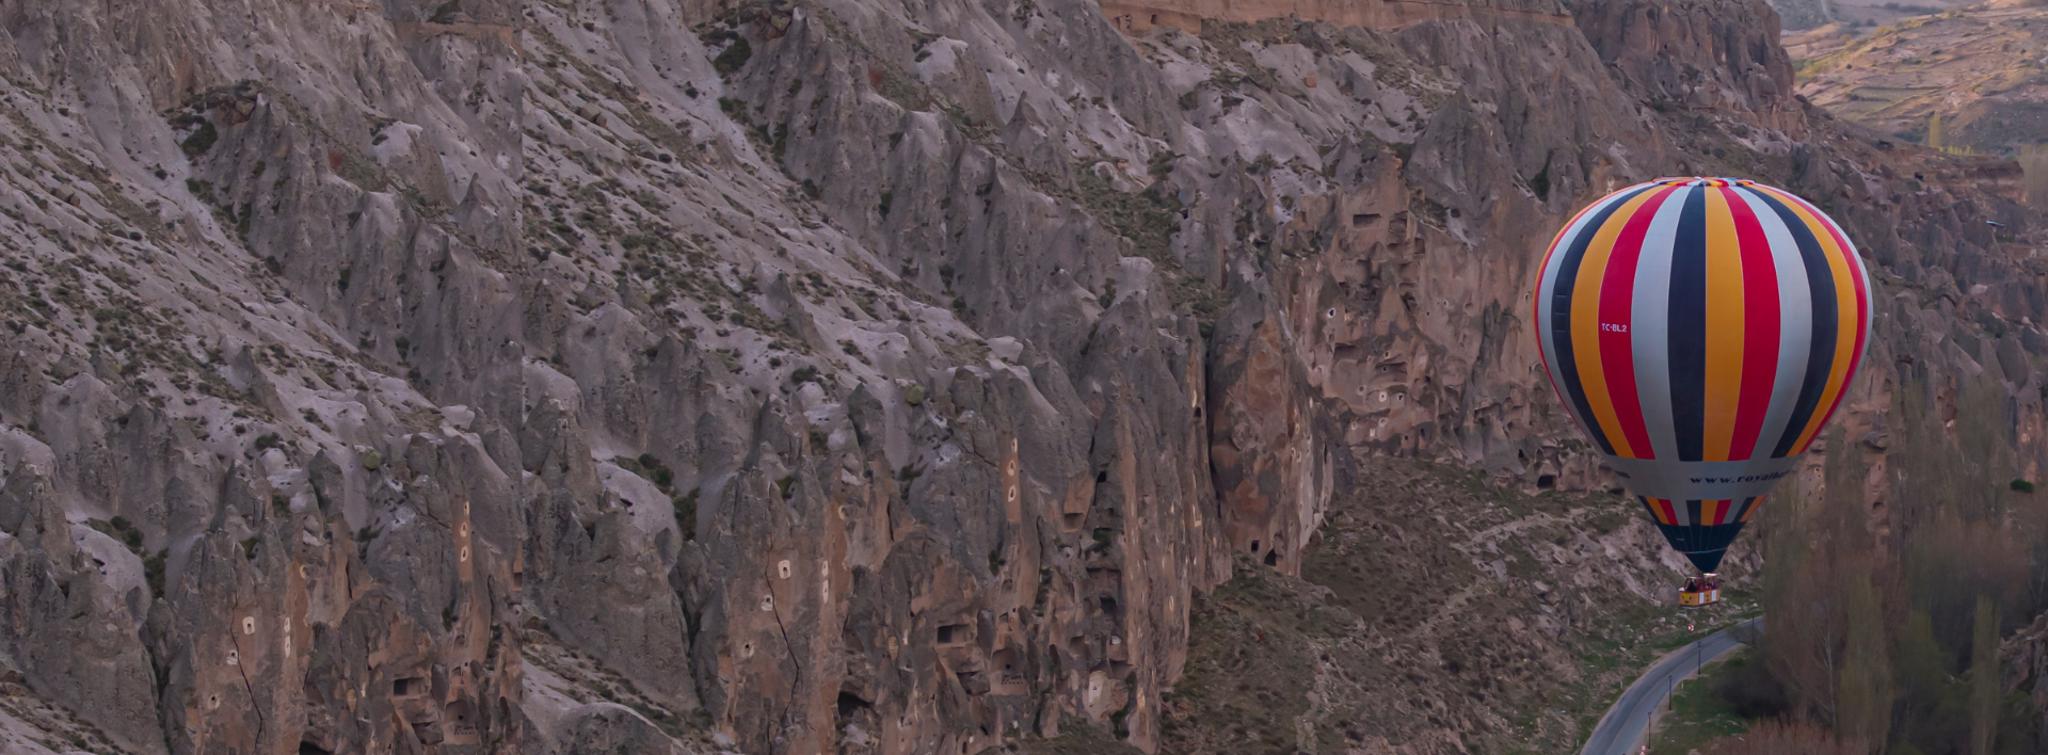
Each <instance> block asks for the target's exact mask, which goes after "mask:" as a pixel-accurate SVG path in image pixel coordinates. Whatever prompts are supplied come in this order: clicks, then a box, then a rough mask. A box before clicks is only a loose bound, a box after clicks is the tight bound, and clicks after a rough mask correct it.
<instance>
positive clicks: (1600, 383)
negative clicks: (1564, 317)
mask: <svg viewBox="0 0 2048 755" xmlns="http://www.w3.org/2000/svg"><path fill="white" fill-rule="evenodd" d="M1672 191H1674V188H1673V187H1670V186H1664V187H1660V188H1657V189H1654V190H1652V191H1650V192H1648V193H1645V194H1642V195H1639V196H1637V197H1636V198H1634V199H1630V200H1629V201H1628V202H1627V203H1626V204H1623V205H1622V206H1621V209H1620V210H1619V211H1617V212H1616V213H1615V214H1614V215H1613V217H1611V218H1609V219H1608V221H1607V222H1606V223H1605V224H1603V225H1602V226H1601V227H1600V230H1599V232H1598V233H1597V234H1595V235H1594V237H1593V243H1592V245H1591V246H1589V247H1588V248H1587V251H1586V260H1587V261H1586V263H1585V266H1584V267H1581V268H1580V269H1579V281H1578V284H1579V287H1580V288H1581V289H1583V290H1585V291H1588V292H1592V291H1598V293H1599V295H1598V296H1580V297H1577V298H1575V299H1574V300H1573V301H1572V320H1571V322H1572V331H1571V338H1572V343H1573V344H1574V345H1583V346H1584V347H1585V348H1583V349H1580V350H1579V351H1578V358H1579V379H1580V382H1582V383H1583V384H1584V388H1585V392H1586V401H1587V403H1588V404H1590V405H1591V406H1592V409H1593V417H1594V419H1595V421H1596V422H1597V423H1598V424H1599V425H1600V430H1601V432H1602V434H1604V435H1606V437H1607V442H1608V443H1609V444H1611V445H1612V446H1613V447H1614V452H1613V453H1614V454H1615V455H1616V456H1620V457H1622V458H1647V457H1648V456H1649V454H1651V453H1652V452H1651V450H1650V448H1649V442H1648V439H1647V438H1644V437H1643V435H1644V431H1643V429H1642V408H1641V404H1640V403H1638V398H1637V397H1636V393H1635V360H1634V358H1633V357H1632V355H1630V354H1629V336H1628V319H1627V318H1628V316H1629V312H1628V306H1629V304H1630V301H1629V292H1628V291H1627V290H1626V289H1627V288H1628V286H1629V285H1630V284H1631V283H1633V282H1634V281H1635V262H1636V254H1637V253H1638V252H1640V251H1641V250H1642V243H1643V234H1644V233H1645V232H1646V231H1647V230H1648V227H1649V221H1650V217H1651V213H1652V212H1654V210H1655V208H1656V206H1657V204H1658V203H1660V202H1662V201H1663V199H1664V198H1665V197H1667V196H1670V194H1671V192H1672ZM1617 263H1618V264H1617Z"/></svg>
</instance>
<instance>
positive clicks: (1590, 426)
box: [1550, 184, 1657, 455]
mask: <svg viewBox="0 0 2048 755" xmlns="http://www.w3.org/2000/svg"><path fill="white" fill-rule="evenodd" d="M1654 188H1657V187H1656V185H1655V184H1652V185H1650V186H1644V187H1642V188H1640V189H1636V190H1635V191H1631V192H1629V193H1628V195H1627V196H1624V197H1622V198H1621V199H1620V200H1618V201H1616V202H1614V203H1613V204H1610V205H1608V206H1607V207H1605V208H1603V209H1601V210H1600V212H1598V213H1596V214H1595V215H1594V216H1593V217H1592V219H1590V220H1588V221H1586V224H1585V225H1583V226H1580V227H1579V232H1578V235H1576V236H1574V237H1573V238H1572V239H1571V240H1570V242H1571V246H1569V247H1566V249H1565V253H1564V261H1563V262H1561V263H1559V265H1558V269H1557V279H1556V281H1557V282H1556V283H1555V284H1554V285H1553V286H1552V287H1551V298H1550V340H1551V343H1553V344H1555V345H1556V347H1557V375H1558V381H1557V382H1558V384H1559V385H1560V386H1562V387H1563V388H1564V391H1565V393H1566V394H1567V395H1569V396H1570V397H1571V401H1572V408H1573V409H1575V410H1576V411H1578V413H1579V419H1581V420H1583V421H1584V422H1585V425H1586V432H1587V434H1589V435H1591V436H1593V442H1594V443H1595V444H1598V445H1599V446H1600V452H1601V453H1604V454H1609V455H1612V454H1613V453H1614V444H1613V443H1610V442H1608V440H1607V437H1606V436H1605V435H1604V434H1602V433H1601V432H1600V421H1599V420H1598V419H1597V418H1595V417H1594V416H1593V404H1592V403H1591V402H1589V401H1587V400H1586V388H1585V386H1583V385H1580V384H1579V365H1578V360H1576V359H1573V358H1572V287H1573V285H1574V283H1575V282H1576V281H1577V279H1578V277H1579V264H1580V263H1582V262H1584V261H1585V257H1586V247H1587V246H1590V245H1591V244H1592V243H1593V237H1594V236H1598V235H1600V227H1601V226H1603V225H1606V224H1607V219H1608V218H1609V217H1611V216H1613V215H1614V212H1615V211H1616V210H1619V209H1621V208H1622V207H1623V206H1626V205H1627V204H1628V201H1629V200H1630V199H1634V198H1635V197H1636V195H1638V194H1641V193H1643V192H1645V191H1649V190H1651V189H1654ZM1595 293H1596V295H1597V293H1598V292H1595ZM1595 348H1597V346H1596V347H1595Z"/></svg>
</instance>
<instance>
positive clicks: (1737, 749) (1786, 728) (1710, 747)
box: [1700, 721, 1870, 755]
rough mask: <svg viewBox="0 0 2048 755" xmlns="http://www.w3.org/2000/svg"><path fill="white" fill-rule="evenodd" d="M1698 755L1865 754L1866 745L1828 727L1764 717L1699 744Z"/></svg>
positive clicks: (1868, 750)
mask: <svg viewBox="0 0 2048 755" xmlns="http://www.w3.org/2000/svg"><path fill="white" fill-rule="evenodd" d="M1700 752H1701V753H1702V755H1865V753H1868V752H1870V748H1869V747H1867V746H1865V745H1863V744H1861V743H1856V742H1843V741H1842V740H1840V739H1837V738H1835V735H1833V734H1830V733H1828V730H1826V729H1823V728H1820V727H1818V726H1814V725H1812V724H1808V723H1802V722H1796V721H1767V722H1764V723H1761V724H1757V725H1756V726H1754V727H1751V728H1750V730H1749V731H1745V732H1743V733H1741V734H1737V735H1735V736H1730V737H1722V738H1720V739H1716V740H1714V741H1712V742H1709V743H1707V746H1705V747H1702V748H1700Z"/></svg>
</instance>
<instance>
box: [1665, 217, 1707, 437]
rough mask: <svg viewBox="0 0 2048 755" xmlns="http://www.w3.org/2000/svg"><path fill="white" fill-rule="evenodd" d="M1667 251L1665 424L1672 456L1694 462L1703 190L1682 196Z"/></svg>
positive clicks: (1702, 357)
mask: <svg viewBox="0 0 2048 755" xmlns="http://www.w3.org/2000/svg"><path fill="white" fill-rule="evenodd" d="M1687 200H1688V201H1687V202H1686V203H1685V212H1684V215H1683V216H1682V218H1681V219H1680V222H1679V228H1678V238H1677V241H1676V243H1675V244H1674V246H1673V248H1672V251H1671V297H1670V301H1669V303H1668V305H1667V307H1666V310H1665V311H1666V314H1667V316H1668V317H1669V318H1670V321H1669V326H1668V327H1669V328H1670V330H1669V331H1668V335H1667V336H1666V339H1665V341H1666V345H1665V348H1666V350H1667V352H1666V353H1667V356H1666V358H1667V359H1669V360H1670V365H1671V369H1670V372H1671V419H1672V423H1673V424H1675V425H1677V426H1678V454H1679V458H1680V459H1682V460H1684V461H1699V459H1700V444H1701V430H1702V429H1703V428H1704V426H1705V423H1704V422H1703V421H1702V418H1701V413H1700V412H1701V409H1702V407H1703V404H1702V403H1701V400H1702V398H1703V397H1704V396H1705V395H1706V380H1707V353H1706V350H1705V349H1704V348H1703V347H1704V345H1705V343H1706V332H1707V244H1706V232H1705V231H1706V191H1705V190H1704V189H1702V190H1697V191H1694V192H1693V193H1692V195H1691V196H1689V197H1687Z"/></svg>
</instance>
